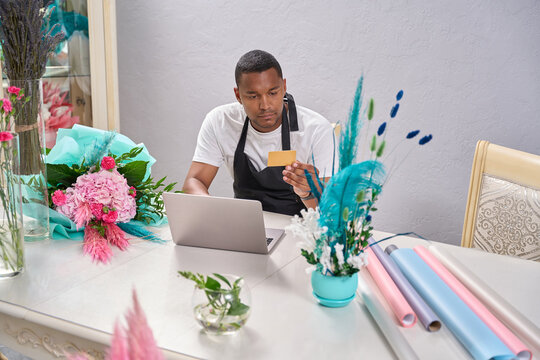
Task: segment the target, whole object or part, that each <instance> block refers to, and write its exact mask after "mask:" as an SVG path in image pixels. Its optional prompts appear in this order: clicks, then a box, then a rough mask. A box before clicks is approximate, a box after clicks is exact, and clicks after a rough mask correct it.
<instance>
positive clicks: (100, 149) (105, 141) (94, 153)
mask: <svg viewBox="0 0 540 360" xmlns="http://www.w3.org/2000/svg"><path fill="white" fill-rule="evenodd" d="M115 136H116V133H115V132H114V131H107V132H106V133H105V134H103V137H101V138H97V139H95V140H94V142H93V146H90V147H89V148H88V149H87V150H86V151H85V152H84V162H85V164H86V165H88V166H92V165H96V164H98V163H99V162H101V159H102V158H103V157H104V156H107V154H108V153H109V149H110V148H111V145H112V142H113V140H114V138H115Z"/></svg>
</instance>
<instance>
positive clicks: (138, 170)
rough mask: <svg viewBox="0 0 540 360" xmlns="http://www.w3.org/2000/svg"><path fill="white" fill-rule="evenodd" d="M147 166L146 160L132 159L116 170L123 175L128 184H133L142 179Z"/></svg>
mask: <svg viewBox="0 0 540 360" xmlns="http://www.w3.org/2000/svg"><path fill="white" fill-rule="evenodd" d="M147 166H148V161H132V162H130V163H128V164H125V165H124V166H122V167H119V168H118V172H119V173H120V174H122V175H124V177H125V178H126V180H127V183H128V184H129V185H130V186H135V185H136V184H139V183H141V182H142V181H143V179H144V175H146V167H147Z"/></svg>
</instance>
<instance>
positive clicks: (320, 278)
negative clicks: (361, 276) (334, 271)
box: [311, 271, 358, 307]
mask: <svg viewBox="0 0 540 360" xmlns="http://www.w3.org/2000/svg"><path fill="white" fill-rule="evenodd" d="M311 286H312V287H313V295H314V296H315V298H316V299H317V301H319V303H320V304H321V305H324V306H328V307H341V306H345V305H347V304H348V303H350V302H351V301H352V299H354V297H355V295H356V288H357V287H358V273H355V274H353V275H351V276H325V275H323V274H321V272H320V271H314V272H312V273H311Z"/></svg>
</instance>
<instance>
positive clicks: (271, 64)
mask: <svg viewBox="0 0 540 360" xmlns="http://www.w3.org/2000/svg"><path fill="white" fill-rule="evenodd" d="M268 69H276V71H277V73H278V75H279V77H280V78H283V73H282V72H281V66H279V63H278V61H277V60H276V58H275V57H274V56H273V55H272V54H270V53H267V52H266V51H263V50H251V51H249V52H247V53H245V54H244V55H242V57H241V58H240V60H238V62H237V63H236V69H235V70H234V77H235V78H236V86H238V83H239V82H240V77H241V76H242V74H246V73H252V72H263V71H266V70H268Z"/></svg>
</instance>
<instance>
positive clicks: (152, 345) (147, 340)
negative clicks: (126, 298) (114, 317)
mask: <svg viewBox="0 0 540 360" xmlns="http://www.w3.org/2000/svg"><path fill="white" fill-rule="evenodd" d="M126 321H127V326H128V328H127V330H123V329H122V328H121V327H120V326H119V325H118V323H117V324H116V326H115V329H114V334H113V339H112V343H111V348H110V349H109V351H108V353H107V358H106V359H107V360H163V359H164V358H163V355H162V354H161V351H159V348H158V346H157V344H156V341H155V340H154V335H153V334H152V329H150V327H149V326H148V322H147V321H146V316H145V315H144V312H143V310H142V308H141V305H140V304H139V300H138V299H137V293H136V292H135V290H133V309H130V310H128V312H127V314H126ZM126 338H127V348H126Z"/></svg>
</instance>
